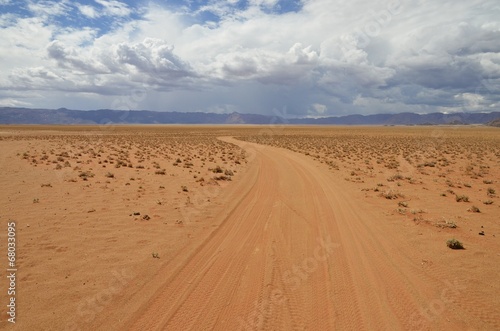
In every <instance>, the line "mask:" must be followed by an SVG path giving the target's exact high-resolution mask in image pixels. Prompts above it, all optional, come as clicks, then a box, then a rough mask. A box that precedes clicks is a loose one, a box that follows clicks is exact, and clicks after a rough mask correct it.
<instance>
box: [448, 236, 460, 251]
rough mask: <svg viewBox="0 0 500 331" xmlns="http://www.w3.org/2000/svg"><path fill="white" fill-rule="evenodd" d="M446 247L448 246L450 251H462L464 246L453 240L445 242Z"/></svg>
mask: <svg viewBox="0 0 500 331" xmlns="http://www.w3.org/2000/svg"><path fill="white" fill-rule="evenodd" d="M446 246H448V247H449V248H451V249H464V245H463V244H462V243H461V242H460V241H458V240H456V239H455V238H453V239H449V240H448V241H447V242H446Z"/></svg>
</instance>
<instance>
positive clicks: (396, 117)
mask: <svg viewBox="0 0 500 331" xmlns="http://www.w3.org/2000/svg"><path fill="white" fill-rule="evenodd" d="M499 119H500V112H489V113H451V114H444V113H430V114H416V113H398V114H375V115H347V116H337V117H321V118H309V117H306V118H293V119H287V118H283V117H279V116H267V115H259V114H240V113H236V112H234V113H230V114H216V113H202V112H156V111H149V110H111V109H99V110H71V109H66V108H59V109H33V108H16V107H0V124H110V123H113V124H296V125H300V124H307V125H442V124H448V125H462V124H488V123H495V121H496V120H499Z"/></svg>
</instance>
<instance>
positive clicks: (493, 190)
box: [487, 187, 496, 195]
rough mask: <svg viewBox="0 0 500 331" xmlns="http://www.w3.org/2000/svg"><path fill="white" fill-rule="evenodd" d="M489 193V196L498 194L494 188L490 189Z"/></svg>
mask: <svg viewBox="0 0 500 331" xmlns="http://www.w3.org/2000/svg"><path fill="white" fill-rule="evenodd" d="M487 192H488V195H494V194H495V193H496V191H495V189H494V188H492V187H488V189H487Z"/></svg>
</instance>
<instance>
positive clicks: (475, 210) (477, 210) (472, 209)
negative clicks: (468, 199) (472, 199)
mask: <svg viewBox="0 0 500 331" xmlns="http://www.w3.org/2000/svg"><path fill="white" fill-rule="evenodd" d="M469 211H470V212H473V213H480V212H481V211H480V210H479V208H477V207H476V206H472V207H470V208H469Z"/></svg>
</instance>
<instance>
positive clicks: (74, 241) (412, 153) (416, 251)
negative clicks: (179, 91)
mask: <svg viewBox="0 0 500 331" xmlns="http://www.w3.org/2000/svg"><path fill="white" fill-rule="evenodd" d="M0 151H1V158H0V169H1V170H2V172H1V175H0V184H1V186H2V190H1V193H0V194H1V198H0V202H1V205H0V207H1V208H0V221H1V223H0V224H1V225H0V226H1V227H2V228H0V247H1V248H0V249H2V250H3V251H4V253H2V255H3V256H4V258H2V260H1V261H2V262H1V263H0V267H1V268H3V269H4V270H5V271H4V272H5V274H7V271H6V270H7V269H8V260H7V256H6V255H7V233H8V231H7V229H8V226H7V224H8V223H10V222H12V221H15V224H16V225H15V228H16V267H17V272H16V296H15V297H16V323H15V325H12V323H9V322H7V318H8V317H9V316H8V315H7V309H8V308H7V304H8V301H7V300H8V296H7V295H6V293H7V289H8V287H9V281H8V279H7V278H6V277H2V278H1V279H2V280H1V281H0V291H1V292H2V296H1V301H0V306H1V307H4V308H2V309H3V310H4V311H2V314H1V315H0V316H2V317H1V319H0V328H1V329H6V330H7V329H16V330H17V329H18V330H354V329H357V330H443V329H455V330H498V329H500V282H499V281H498V275H499V273H500V219H499V215H500V209H499V207H500V199H499V196H500V185H499V179H500V131H499V130H498V129H496V128H487V127H474V126H464V127H459V126H457V127H438V126H436V127H291V126H290V127H288V126H260V127H259V126H256V127H252V126H233V127H231V126H219V127H205V126H95V127H78V126H73V127H65V126H52V127H48V126H47V127H44V126H31V127H29V126H28V127H25V126H3V127H0ZM452 238H456V239H457V240H459V241H460V242H462V243H463V246H464V248H465V249H457V250H454V249H450V248H449V247H447V241H448V240H449V239H452Z"/></svg>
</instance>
